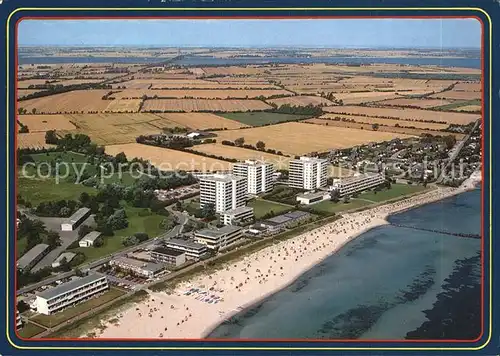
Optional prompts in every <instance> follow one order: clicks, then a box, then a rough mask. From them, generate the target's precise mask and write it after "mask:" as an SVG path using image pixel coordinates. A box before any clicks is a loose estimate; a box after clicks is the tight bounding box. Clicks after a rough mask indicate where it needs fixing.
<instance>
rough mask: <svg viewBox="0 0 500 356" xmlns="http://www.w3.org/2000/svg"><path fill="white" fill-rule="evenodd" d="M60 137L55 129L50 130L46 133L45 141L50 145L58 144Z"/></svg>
mask: <svg viewBox="0 0 500 356" xmlns="http://www.w3.org/2000/svg"><path fill="white" fill-rule="evenodd" d="M58 141H59V139H58V138H57V135H56V131H55V130H49V131H47V132H46V133H45V143H47V144H50V145H57V143H58Z"/></svg>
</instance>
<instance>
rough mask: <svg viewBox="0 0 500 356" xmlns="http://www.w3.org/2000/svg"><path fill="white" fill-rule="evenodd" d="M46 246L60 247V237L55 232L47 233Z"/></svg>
mask: <svg viewBox="0 0 500 356" xmlns="http://www.w3.org/2000/svg"><path fill="white" fill-rule="evenodd" d="M47 245H49V246H50V247H51V248H55V247H57V246H61V237H60V236H59V234H58V233H57V232H55V231H49V232H48V233H47Z"/></svg>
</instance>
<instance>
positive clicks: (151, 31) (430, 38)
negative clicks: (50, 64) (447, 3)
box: [18, 19, 481, 48]
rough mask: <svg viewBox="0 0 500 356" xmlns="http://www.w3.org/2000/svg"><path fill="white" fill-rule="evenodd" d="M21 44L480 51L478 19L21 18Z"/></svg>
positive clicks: (19, 39)
mask: <svg viewBox="0 0 500 356" xmlns="http://www.w3.org/2000/svg"><path fill="white" fill-rule="evenodd" d="M18 35H19V37H18V43H19V45H20V46H34V45H37V46H43V45H60V46H165V47H168V46H172V47H195V46H201V47H224V46H226V47H272V46H308V47H351V48H352V47H358V48H359V47H369V48H377V47H398V48H402V47H406V48H409V47H412V48H440V47H443V48H479V47H480V41H481V24H480V23H479V21H477V20H475V19H297V20H236V19H235V20H216V19H214V20H172V19H163V20H142V19H141V20H123V19H117V20H23V21H21V22H20V24H19V34H18Z"/></svg>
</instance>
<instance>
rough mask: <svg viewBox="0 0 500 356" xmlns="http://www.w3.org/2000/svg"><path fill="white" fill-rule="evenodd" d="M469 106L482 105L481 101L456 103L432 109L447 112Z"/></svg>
mask: <svg viewBox="0 0 500 356" xmlns="http://www.w3.org/2000/svg"><path fill="white" fill-rule="evenodd" d="M467 105H481V100H465V101H456V102H454V103H451V104H447V105H441V106H435V107H433V108H432V109H433V110H442V111H447V110H452V109H456V108H459V107H461V106H467Z"/></svg>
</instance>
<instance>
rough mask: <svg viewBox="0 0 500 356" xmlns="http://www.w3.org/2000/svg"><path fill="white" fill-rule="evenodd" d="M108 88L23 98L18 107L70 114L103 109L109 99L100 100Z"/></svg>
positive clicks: (49, 112) (41, 112)
mask: <svg viewBox="0 0 500 356" xmlns="http://www.w3.org/2000/svg"><path fill="white" fill-rule="evenodd" d="M107 93H108V90H100V89H99V90H75V91H70V92H67V93H62V94H55V95H49V96H44V97H42V98H36V99H29V100H23V101H20V102H18V107H22V108H24V109H27V110H28V112H32V110H33V109H35V110H36V112H35V113H39V114H71V113H88V112H91V111H92V112H101V111H104V110H105V109H106V108H107V107H108V105H109V100H102V97H103V96H104V95H105V94H107Z"/></svg>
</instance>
